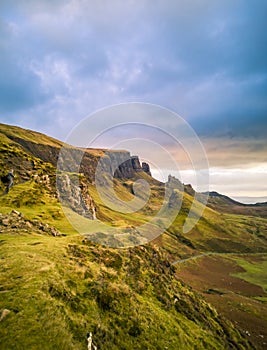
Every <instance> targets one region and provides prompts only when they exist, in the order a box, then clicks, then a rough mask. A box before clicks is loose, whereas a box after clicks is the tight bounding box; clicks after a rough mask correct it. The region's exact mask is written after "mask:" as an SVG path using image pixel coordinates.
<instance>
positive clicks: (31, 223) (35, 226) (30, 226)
mask: <svg viewBox="0 0 267 350" xmlns="http://www.w3.org/2000/svg"><path fill="white" fill-rule="evenodd" d="M7 231H8V232H10V231H12V232H14V233H17V234H21V233H24V232H27V233H32V232H35V233H40V234H46V235H49V236H63V234H61V233H60V232H59V231H58V230H57V229H56V228H55V227H53V226H50V225H48V224H44V223H42V222H40V221H38V220H27V219H26V218H25V217H24V215H23V214H22V213H20V212H19V211H17V210H12V212H10V213H9V214H5V215H4V214H2V213H0V233H5V232H7Z"/></svg>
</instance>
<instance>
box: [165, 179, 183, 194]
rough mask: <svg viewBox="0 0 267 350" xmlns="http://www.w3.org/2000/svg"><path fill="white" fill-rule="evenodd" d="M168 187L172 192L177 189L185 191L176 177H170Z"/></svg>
mask: <svg viewBox="0 0 267 350" xmlns="http://www.w3.org/2000/svg"><path fill="white" fill-rule="evenodd" d="M166 187H167V188H168V189H171V190H174V189H177V190H180V191H183V189H184V186H183V184H182V182H181V181H180V180H179V179H177V178H176V177H175V176H171V175H169V176H168V181H167V183H166Z"/></svg>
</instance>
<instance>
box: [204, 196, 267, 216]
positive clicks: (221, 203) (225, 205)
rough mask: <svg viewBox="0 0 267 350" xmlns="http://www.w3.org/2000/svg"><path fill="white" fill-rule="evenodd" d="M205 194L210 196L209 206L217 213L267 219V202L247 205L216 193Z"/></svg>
mask: <svg viewBox="0 0 267 350" xmlns="http://www.w3.org/2000/svg"><path fill="white" fill-rule="evenodd" d="M203 194H205V195H207V194H208V195H209V200H208V206H209V207H210V208H212V209H215V210H217V211H220V212H225V213H232V214H242V215H253V216H260V217H263V218H266V217H267V202H263V203H256V204H246V203H241V202H238V201H236V200H234V199H232V198H230V197H228V196H225V195H223V194H220V193H218V192H215V191H211V192H205V193H203Z"/></svg>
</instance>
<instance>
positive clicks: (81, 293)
mask: <svg viewBox="0 0 267 350" xmlns="http://www.w3.org/2000/svg"><path fill="white" fill-rule="evenodd" d="M0 133H1V141H0V155H1V158H0V162H1V172H2V174H4V173H6V171H7V170H8V169H10V168H14V170H15V175H16V178H15V186H14V187H13V188H12V189H11V190H10V192H9V194H8V195H2V196H1V197H0V206H1V212H2V213H3V214H2V216H1V218H0V219H1V220H0V243H1V244H0V250H1V257H2V264H1V268H0V269H1V283H0V285H1V291H0V292H1V306H0V309H1V315H2V318H1V316H0V319H1V321H0V322H1V323H0V326H1V327H0V332H1V342H0V348H1V349H13V348H14V349H16V348H18V349H36V348H42V349H55V348H59V349H86V337H85V336H86V332H87V331H92V332H93V337H94V341H95V343H96V344H97V345H98V348H99V349H175V350H176V349H190V350H191V349H222V348H226V349H227V348H229V349H251V348H253V345H252V344H251V343H250V341H249V339H250V338H249V336H247V335H246V334H245V333H244V332H243V333H240V331H241V332H242V329H241V328H240V329H238V328H236V327H234V326H233V325H232V324H231V323H230V322H228V321H227V320H226V319H225V318H223V317H221V315H220V314H219V313H218V312H217V311H216V310H215V309H214V308H213V307H211V306H210V305H209V304H207V302H206V301H205V300H204V298H203V297H205V295H202V296H200V295H199V294H198V293H202V290H200V289H199V288H198V286H193V287H194V289H195V290H196V291H197V292H196V291H194V289H191V288H190V287H188V285H187V284H191V281H190V280H189V279H186V278H185V277H184V274H183V269H182V267H181V264H179V263H178V264H176V265H175V266H174V265H172V264H171V263H172V262H175V261H179V260H182V259H187V258H190V257H198V256H200V255H203V254H210V253H213V254H214V253H216V254H217V253H219V254H229V253H240V252H241V253H243V254H252V253H264V252H267V220H266V219H264V218H258V217H253V216H244V215H232V214H227V213H221V212H218V211H216V210H214V209H211V208H206V209H205V210H204V213H203V216H202V217H201V219H200V220H199V222H198V224H197V225H196V226H195V227H194V229H193V230H191V231H190V232H189V233H187V234H183V225H184V223H185V220H186V218H187V215H188V212H189V210H190V207H191V204H192V201H193V198H192V196H191V195H190V194H189V193H185V194H184V198H183V202H182V206H181V210H180V212H179V215H178V216H177V217H176V219H175V220H174V222H173V224H172V225H171V226H170V227H169V228H168V229H167V230H166V231H165V232H164V233H163V234H162V235H161V236H160V237H158V238H157V239H155V240H154V241H153V242H152V243H150V244H147V245H144V246H139V247H136V248H128V249H112V248H105V247H102V246H100V245H98V244H96V243H93V242H91V241H90V240H88V239H87V238H86V236H81V235H80V234H79V233H78V232H76V231H75V229H74V228H73V227H72V225H71V224H70V222H69V221H68V220H67V218H66V216H65V214H64V213H66V211H67V212H68V214H69V215H70V216H72V217H73V218H75V219H77V220H78V221H79V222H80V224H81V225H84V227H85V229H84V232H86V230H87V228H88V227H87V225H88V222H89V223H90V229H91V230H92V231H93V232H94V228H95V227H96V228H97V227H98V226H97V224H98V222H99V221H101V222H104V223H105V224H106V225H107V227H110V228H111V229H112V228H114V227H120V228H121V229H122V230H125V231H126V232H129V230H134V229H138V227H139V226H141V225H143V224H144V223H146V222H147V221H150V220H151V219H152V218H153V217H155V215H157V213H158V211H159V210H160V208H161V206H162V203H163V198H164V191H165V188H164V186H163V184H162V183H160V182H158V181H156V180H155V179H153V178H151V177H150V176H148V175H147V174H145V173H143V172H140V173H139V174H138V176H137V175H135V176H134V177H133V178H131V179H114V182H113V185H114V191H115V193H116V194H117V196H118V197H119V198H120V199H121V200H123V201H125V202H127V201H130V200H132V199H133V198H134V195H133V187H134V183H135V181H136V180H137V179H138V178H139V179H140V178H141V179H145V180H146V181H147V182H148V183H149V184H150V190H151V194H150V198H149V200H148V202H147V203H146V205H145V206H144V207H143V208H142V209H140V210H139V211H136V212H134V213H124V214H123V213H120V212H118V211H114V210H111V209H110V208H109V207H108V206H107V205H106V204H105V203H103V201H102V200H101V198H100V196H99V194H98V192H97V190H96V187H95V184H94V182H93V181H91V178H92V177H91V176H88V177H86V176H87V174H86V176H85V175H84V174H80V175H78V174H69V176H70V177H76V178H79V179H80V186H81V187H82V188H83V190H84V191H86V192H87V194H88V196H89V197H90V198H89V199H90V201H92V203H93V205H94V207H95V208H96V213H97V218H98V220H95V221H92V220H88V219H86V218H84V217H83V216H81V215H79V214H78V213H77V212H74V211H73V210H71V209H70V206H68V203H66V204H65V206H67V207H64V208H62V206H61V204H60V202H59V200H58V198H57V192H56V169H55V166H54V165H55V159H56V158H55V157H56V153H53V152H54V150H55V149H56V150H57V152H58V150H59V147H60V145H61V143H60V142H59V141H57V140H54V139H52V138H49V137H47V136H45V135H40V134H38V133H35V132H29V131H27V130H23V129H20V128H16V127H9V126H5V125H2V124H1V125H0ZM49 152H50V153H49ZM87 152H88V154H89V155H90V157H89V156H88V158H87V161H89V162H90V164H89V165H90V166H91V168H90V166H89V167H88V169H93V166H92V164H93V165H94V164H95V162H97V160H98V159H99V157H100V156H101V154H103V152H104V151H103V150H87ZM47 154H50V156H49V157H50V158H49V157H48V158H45V157H47ZM38 155H39V156H38ZM40 157H41V158H40ZM46 160H49V161H46ZM90 171H91V170H90ZM89 175H90V174H89ZM1 191H4V185H3V184H1ZM174 191H175V193H176V195H177V198H178V197H180V196H181V195H182V194H181V193H180V192H179V190H178V189H175V190H174ZM174 197H175V196H174ZM175 198H176V197H175ZM111 199H112V198H111ZM140 200H141V197H140ZM176 204H177V203H176V202H175V201H174V202H173V203H172V205H174V206H175V205H176ZM202 206H203V205H202V204H201V203H198V204H197V206H196V208H195V210H196V214H197V212H198V211H200V210H201V209H202ZM14 209H15V210H17V211H19V212H21V213H22V215H24V217H25V218H24V219H19V217H20V218H22V216H19V217H18V218H17V222H16V215H18V214H16V212H15V213H13V214H9V213H10V212H11V211H12V210H14ZM63 209H64V211H63ZM20 220H21V221H22V222H23V225H22V224H20V223H19V222H20ZM23 220H24V221H23ZM46 225H49V227H55V228H56V229H57V230H59V231H60V233H61V235H60V236H56V237H54V236H53V235H51V234H50V233H49V232H50V231H49V230H48V229H47V226H46ZM51 230H52V229H51ZM51 232H53V230H52V231H51ZM95 234H96V235H97V234H99V232H97V231H96V232H95ZM102 234H103V233H102ZM217 257H218V259H220V258H221V257H222V255H214V256H213V257H212V258H214V259H215V260H216V261H217ZM229 257H231V259H233V256H232V255H229ZM208 258H210V257H209V256H207V259H208ZM203 259H204V258H203ZM193 261H198V259H197V258H196V260H192V261H191V260H190V264H191V263H193ZM199 261H201V260H199ZM238 263H239V264H240V266H241V262H238V261H237V260H236V264H238ZM247 269H248V274H247V275H243V276H241V278H243V280H248V279H249V278H251V277H249V276H251V271H252V266H250V265H247ZM256 270H257V271H258V274H257V277H255V278H257V281H258V282H257V283H261V279H262V278H264V276H265V275H264V274H262V272H263V271H264V269H261V268H260V267H257V268H256ZM232 272H233V273H235V272H240V271H232ZM249 274H250V275H249ZM206 276H208V273H206ZM255 276H256V275H255ZM262 276H263V277H262ZM239 277H240V276H239ZM239 277H238V278H239ZM236 278H237V277H236ZM182 279H183V280H184V281H185V282H186V283H187V284H184V283H183V282H182V281H181V280H182ZM255 283H256V282H255ZM257 297H258V299H257V302H258V303H263V302H264V300H265V299H264V298H265V296H264V295H258V296H257ZM208 301H209V302H210V300H208ZM214 305H215V304H214ZM216 307H217V304H216ZM236 307H237V309H238V306H236ZM4 310H7V311H4ZM250 310H253V306H252V307H251V309H250ZM255 310H256V309H255ZM222 314H224V315H225V316H226V317H227V318H229V319H231V320H232V321H233V322H234V321H235V319H232V318H231V317H229V315H228V314H227V313H224V312H223V310H222ZM4 316H5V317H4Z"/></svg>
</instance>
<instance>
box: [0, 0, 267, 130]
mask: <svg viewBox="0 0 267 350" xmlns="http://www.w3.org/2000/svg"><path fill="white" fill-rule="evenodd" d="M0 8H1V14H2V19H1V25H0V31H1V39H0V49H1V74H0V92H1V97H0V104H1V106H0V109H1V111H2V112H1V116H2V118H3V119H4V121H5V120H6V121H8V118H9V116H10V115H11V114H12V115H14V112H15V114H16V118H17V122H18V123H20V124H22V126H23V123H25V116H26V115H27V123H28V124H27V126H28V127H31V125H29V124H30V123H31V121H33V120H35V125H36V118H38V125H37V126H38V128H39V129H40V130H44V131H46V132H49V131H50V129H48V127H47V120H53V122H54V125H56V130H57V134H56V132H53V133H54V136H59V137H62V136H63V135H64V134H66V133H67V131H68V130H69V128H70V127H71V126H73V125H75V123H76V122H77V121H79V120H80V119H81V118H83V117H84V116H86V115H88V114H89V113H91V112H92V111H94V110H96V109H97V108H100V107H104V106H106V105H109V104H114V103H118V102H125V101H134V100H137V101H144V102H152V103H156V104H161V105H163V106H166V107H168V108H171V109H173V110H175V111H176V112H177V113H179V114H180V115H182V116H183V117H185V118H186V119H187V120H189V121H190V123H191V124H192V125H193V127H194V128H195V129H196V130H197V131H198V132H200V133H201V134H204V135H208V134H209V133H211V134H212V135H214V134H218V135H221V134H224V135H227V134H228V135H230V136H235V135H238V136H242V135H247V134H249V132H250V131H251V130H253V133H254V135H256V134H257V133H258V132H259V133H260V134H261V136H262V135H263V134H264V133H265V132H266V131H267V127H266V111H267V103H266V101H267V98H266V91H267V89H266V88H267V60H266V57H267V37H266V29H267V25H266V15H267V3H266V2H265V1H263V0H258V1H256V2H254V3H251V2H248V1H245V0H234V1H230V0H227V1H208V0H196V1H188V0H179V1H172V0H168V1H163V0H159V1H150V0H147V1H119V0H115V1H112V2H108V1H104V0H103V1H99V2H95V1H85V0H75V1H74V0H68V1H63V0H62V1H53V2H48V1H38V0H35V1H33V0H32V1H26V0H22V1H1V4H0ZM5 118H7V119H5ZM62 118H64V120H65V121H66V120H68V121H67V122H64V123H62ZM14 121H15V120H14ZM52 129H53V128H52V127H51V130H52Z"/></svg>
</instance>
